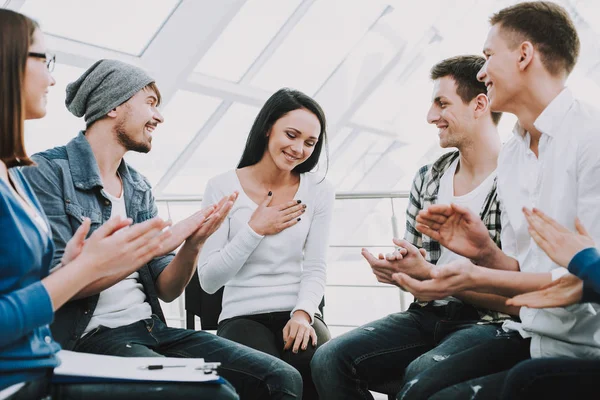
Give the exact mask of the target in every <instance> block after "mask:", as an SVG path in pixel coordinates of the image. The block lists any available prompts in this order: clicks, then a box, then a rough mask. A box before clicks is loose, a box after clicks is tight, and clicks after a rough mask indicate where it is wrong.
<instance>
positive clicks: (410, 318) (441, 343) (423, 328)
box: [311, 302, 506, 400]
mask: <svg viewBox="0 0 600 400" xmlns="http://www.w3.org/2000/svg"><path fill="white" fill-rule="evenodd" d="M477 322H479V315H478V313H477V311H476V310H475V309H474V308H473V307H472V306H469V305H467V304H460V303H456V302H453V303H449V304H448V305H447V306H436V307H434V306H433V305H427V306H425V307H421V306H419V305H418V304H412V305H411V306H410V308H409V309H408V310H407V311H405V312H400V313H396V314H391V315H388V316H387V317H385V318H382V319H380V320H378V321H375V322H371V323H369V324H366V325H363V326H361V327H359V328H357V329H354V330H352V331H350V332H348V333H346V334H344V335H342V336H339V337H337V338H335V339H332V340H331V341H329V343H327V344H325V345H324V346H323V347H321V348H320V349H319V350H318V351H317V352H316V354H315V356H314V358H313V360H312V364H311V367H312V375H313V380H314V382H315V385H316V387H317V390H318V392H319V396H321V398H323V399H328V400H335V399H344V400H351V399H373V396H372V395H371V394H370V393H369V386H372V385H375V384H382V383H385V382H389V381H394V380H401V379H402V378H404V382H410V383H411V387H412V389H413V390H414V391H415V393H416V392H417V391H421V390H426V389H427V388H426V386H427V385H429V384H431V382H428V381H427V380H423V381H422V382H421V381H420V379H418V377H419V375H420V374H421V373H422V372H424V371H426V370H428V369H429V368H431V367H434V366H438V365H439V366H440V367H441V366H442V365H444V364H445V363H446V361H447V359H451V358H452V357H453V356H454V355H455V354H457V353H460V352H461V351H463V350H465V349H468V348H470V347H472V346H474V345H476V344H478V343H482V342H486V341H489V340H493V339H495V338H497V337H506V335H505V333H504V332H503V331H502V330H501V328H500V326H499V325H498V324H477ZM473 368H474V369H477V366H475V365H473ZM475 376H479V375H475ZM415 379H417V382H414V380H415ZM454 379H455V378H454V376H453V374H452V371H450V370H446V371H445V373H441V374H440V375H438V376H437V381H436V382H435V384H436V385H438V384H440V383H441V384H442V385H444V386H442V387H445V386H449V385H452V384H454V383H458V382H461V381H460V380H454ZM334 382H335V384H334Z"/></svg>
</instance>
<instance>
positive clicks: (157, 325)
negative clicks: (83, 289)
mask: <svg viewBox="0 0 600 400" xmlns="http://www.w3.org/2000/svg"><path fill="white" fill-rule="evenodd" d="M75 351H80V352H86V353H95V354H106V355H115V356H122V357H163V356H166V357H183V358H188V357H189V358H192V357H193V358H204V359H205V360H206V361H213V362H214V361H218V362H220V363H221V366H220V367H219V371H218V372H219V375H221V376H222V377H223V378H225V379H226V380H227V381H229V382H231V384H232V385H233V386H234V387H235V389H236V390H237V392H238V393H239V395H240V397H241V398H242V399H286V400H287V399H300V398H302V378H301V377H300V374H299V373H298V371H296V370H295V369H294V368H293V367H291V366H289V365H288V364H287V363H285V362H284V361H281V360H279V359H277V358H275V357H271V356H269V355H267V354H263V353H261V352H259V351H256V350H253V349H251V348H249V347H246V346H243V345H240V344H238V343H235V342H232V341H230V340H227V339H223V338H220V337H218V336H216V335H213V334H211V333H209V332H203V331H193V330H187V329H176V328H169V327H168V326H166V325H165V324H164V323H163V322H162V321H161V320H160V319H159V318H158V317H156V316H152V318H150V319H146V320H142V321H138V322H135V323H133V324H131V325H127V326H123V327H119V328H114V329H110V328H106V327H103V326H100V327H98V328H96V329H94V330H92V331H91V332H90V333H88V334H87V335H85V336H84V337H83V338H81V339H79V341H78V342H77V343H76V345H75Z"/></svg>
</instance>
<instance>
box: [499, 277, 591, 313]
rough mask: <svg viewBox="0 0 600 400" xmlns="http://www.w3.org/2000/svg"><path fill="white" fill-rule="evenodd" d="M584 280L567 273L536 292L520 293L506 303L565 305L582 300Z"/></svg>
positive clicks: (537, 305) (542, 306) (538, 305)
mask: <svg viewBox="0 0 600 400" xmlns="http://www.w3.org/2000/svg"><path fill="white" fill-rule="evenodd" d="M582 296H583V281H582V280H581V279H579V278H578V277H576V276H575V275H573V274H566V275H564V276H562V277H560V279H557V280H555V281H554V282H552V283H550V284H549V285H546V286H544V287H542V288H541V289H540V290H537V291H535V292H529V293H525V294H520V295H518V296H515V297H513V298H512V299H508V300H507V301H506V305H509V306H525V307H531V308H549V307H565V306H569V305H571V304H576V303H579V302H580V301H581V298H582Z"/></svg>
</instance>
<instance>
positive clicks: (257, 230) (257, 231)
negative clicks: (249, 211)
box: [248, 221, 265, 236]
mask: <svg viewBox="0 0 600 400" xmlns="http://www.w3.org/2000/svg"><path fill="white" fill-rule="evenodd" d="M248 226H249V227H250V229H252V230H253V231H254V233H256V234H257V235H260V236H265V234H264V232H261V231H260V229H258V228H257V227H256V226H255V225H254V224H253V223H252V221H250V222H248Z"/></svg>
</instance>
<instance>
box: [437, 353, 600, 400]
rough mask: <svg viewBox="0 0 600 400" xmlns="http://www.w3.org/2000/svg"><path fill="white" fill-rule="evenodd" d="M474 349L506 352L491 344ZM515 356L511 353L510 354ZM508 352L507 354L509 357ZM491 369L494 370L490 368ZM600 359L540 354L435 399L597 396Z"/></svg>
mask: <svg viewBox="0 0 600 400" xmlns="http://www.w3.org/2000/svg"><path fill="white" fill-rule="evenodd" d="M473 351H476V352H485V353H486V354H488V355H492V357H496V356H502V354H500V353H498V354H497V355H494V353H495V351H494V350H493V349H491V348H489V347H487V346H483V347H480V346H478V347H475V348H474V349H473ZM508 356H511V354H508ZM506 357H507V354H504V355H503V358H506ZM487 372H488V373H489V372H490V371H487ZM599 381H600V360H582V359H576V358H536V359H530V360H526V361H522V362H520V363H518V364H517V365H516V366H514V367H513V368H510V369H505V370H504V371H500V372H497V373H493V374H492V373H490V374H489V375H485V376H482V377H480V378H477V379H472V380H469V381H466V382H463V383H460V384H458V385H454V386H452V387H449V388H446V389H444V390H442V391H440V392H438V393H436V394H435V395H434V396H432V397H431V399H435V400H446V399H448V400H450V399H458V400H460V399H472V400H526V399H545V400H559V399H560V400H562V399H597V398H598V382H599Z"/></svg>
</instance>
